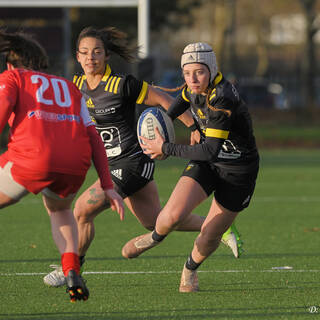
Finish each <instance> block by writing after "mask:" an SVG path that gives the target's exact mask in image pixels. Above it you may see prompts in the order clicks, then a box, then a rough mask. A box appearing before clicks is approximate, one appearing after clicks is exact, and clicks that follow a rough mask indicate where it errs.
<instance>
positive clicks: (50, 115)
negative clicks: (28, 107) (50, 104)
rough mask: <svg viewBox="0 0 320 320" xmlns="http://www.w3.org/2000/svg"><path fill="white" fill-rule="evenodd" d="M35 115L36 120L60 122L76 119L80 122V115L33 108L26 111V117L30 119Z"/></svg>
mask: <svg viewBox="0 0 320 320" xmlns="http://www.w3.org/2000/svg"><path fill="white" fill-rule="evenodd" d="M33 117H35V118H36V119H37V120H45V121H53V122H60V121H70V122H71V121H76V122H78V123H80V116H77V115H75V114H60V113H54V112H47V111H43V110H35V111H29V112H28V118H29V119H31V118H33Z"/></svg>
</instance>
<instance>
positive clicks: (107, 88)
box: [104, 76, 113, 91]
mask: <svg viewBox="0 0 320 320" xmlns="http://www.w3.org/2000/svg"><path fill="white" fill-rule="evenodd" d="M112 79H113V77H112V76H111V77H110V78H109V80H108V82H107V84H106V86H105V88H104V91H109V85H110V82H111V81H112Z"/></svg>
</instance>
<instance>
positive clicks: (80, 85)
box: [77, 76, 86, 90]
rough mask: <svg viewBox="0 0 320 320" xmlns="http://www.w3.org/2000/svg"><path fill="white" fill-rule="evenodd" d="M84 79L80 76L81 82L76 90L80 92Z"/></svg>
mask: <svg viewBox="0 0 320 320" xmlns="http://www.w3.org/2000/svg"><path fill="white" fill-rule="evenodd" d="M85 79H86V76H82V77H81V82H80V84H79V85H77V86H78V88H79V90H81V88H82V85H83V81H84V80H85Z"/></svg>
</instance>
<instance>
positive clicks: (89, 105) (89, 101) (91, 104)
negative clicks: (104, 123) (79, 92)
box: [86, 98, 94, 108]
mask: <svg viewBox="0 0 320 320" xmlns="http://www.w3.org/2000/svg"><path fill="white" fill-rule="evenodd" d="M86 103H87V107H88V108H94V104H93V102H92V100H91V98H90V99H88V100H87V101H86Z"/></svg>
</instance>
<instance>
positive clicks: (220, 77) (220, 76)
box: [213, 71, 223, 87]
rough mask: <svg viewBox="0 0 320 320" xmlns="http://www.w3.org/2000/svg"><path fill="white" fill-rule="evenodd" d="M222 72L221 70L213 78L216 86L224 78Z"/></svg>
mask: <svg viewBox="0 0 320 320" xmlns="http://www.w3.org/2000/svg"><path fill="white" fill-rule="evenodd" d="M222 77H223V76H222V73H221V72H220V71H219V72H218V73H217V75H216V77H215V78H214V79H213V86H214V87H215V86H216V85H217V84H218V83H219V82H221V80H222Z"/></svg>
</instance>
